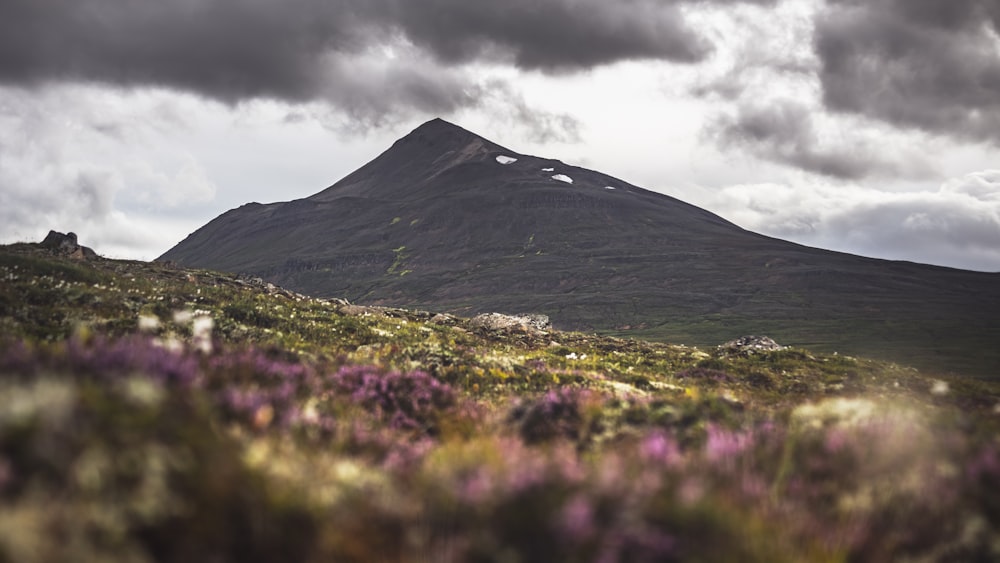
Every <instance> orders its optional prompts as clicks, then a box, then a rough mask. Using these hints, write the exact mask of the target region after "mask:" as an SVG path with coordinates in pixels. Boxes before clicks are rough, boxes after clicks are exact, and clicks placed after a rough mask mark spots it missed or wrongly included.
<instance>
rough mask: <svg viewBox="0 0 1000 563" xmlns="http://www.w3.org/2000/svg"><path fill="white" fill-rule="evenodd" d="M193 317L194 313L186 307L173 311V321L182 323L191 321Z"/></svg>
mask: <svg viewBox="0 0 1000 563" xmlns="http://www.w3.org/2000/svg"><path fill="white" fill-rule="evenodd" d="M193 318H194V313H192V312H191V311H190V310H188V309H181V310H180V311H174V322H175V323H177V324H179V325H182V324H186V323H189V322H191V319H193Z"/></svg>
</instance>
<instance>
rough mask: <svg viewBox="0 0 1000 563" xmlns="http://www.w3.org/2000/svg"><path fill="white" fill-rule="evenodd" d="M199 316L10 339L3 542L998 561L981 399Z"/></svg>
mask: <svg viewBox="0 0 1000 563" xmlns="http://www.w3.org/2000/svg"><path fill="white" fill-rule="evenodd" d="M152 324H153V323H151V322H149V321H147V322H146V325H147V326H145V327H143V328H144V330H146V331H147V332H149V331H152V330H155V329H156V328H157V327H155V326H152ZM193 332H194V333H195V334H193V335H192V336H193V340H192V343H191V344H189V345H185V346H176V345H174V346H164V345H163V343H162V342H161V341H157V340H156V339H155V338H154V337H152V336H146V335H140V336H132V337H125V338H104V337H93V336H86V335H84V336H78V337H75V338H71V339H69V340H65V341H58V342H53V343H33V342H30V341H20V340H19V341H13V342H8V343H6V344H4V345H3V346H2V350H0V405H2V407H3V408H2V409H0V561H2V562H19V563H20V562H35V561H38V562H41V561H84V562H85V561H193V560H199V561H277V560H280V561H688V560H698V561H769V562H771V561H804V560H809V561H845V560H847V561H888V560H913V561H939V560H962V561H988V560H996V559H997V558H998V557H1000V453H998V448H997V444H996V442H995V439H993V438H992V437H991V436H981V435H979V434H977V433H975V432H969V431H967V429H965V428H964V427H963V424H967V421H964V420H963V418H962V415H961V413H960V412H953V411H952V410H948V409H943V410H940V411H936V410H932V409H930V408H929V407H927V406H926V405H924V406H921V405H919V404H905V403H901V402H896V401H887V400H881V399H878V398H863V397H856V398H849V397H848V398H844V397H841V398H831V399H821V400H817V401H813V402H806V403H804V404H802V405H799V406H797V407H795V408H792V409H786V410H782V409H776V410H775V411H773V412H772V413H770V414H769V415H767V416H762V415H761V414H760V413H759V412H758V413H744V414H740V412H741V411H739V410H738V409H735V410H734V412H735V413H736V414H732V413H730V414H728V415H726V416H722V415H718V414H717V413H716V411H717V410H718V409H720V408H721V407H719V406H718V405H715V404H714V403H711V402H707V400H706V399H697V398H694V399H692V398H690V397H688V396H687V395H686V394H685V395H682V396H679V397H678V399H677V401H678V403H680V402H684V403H685V405H688V406H684V405H679V404H678V405H672V404H669V403H665V402H664V401H663V400H662V399H652V398H644V397H627V398H622V397H614V396H611V395H610V394H608V393H607V392H604V391H600V390H594V389H581V388H579V387H575V386H558V385H555V384H553V386H552V387H551V388H550V389H547V390H545V391H541V392H538V393H535V394H533V395H529V396H523V395H522V396H516V397H515V396H509V397H500V398H497V397H491V398H489V400H487V399H485V398H483V397H480V396H477V395H475V394H474V393H472V392H471V391H465V390H459V389H455V388H453V387H451V386H449V385H448V384H446V383H444V382H442V381H440V380H439V379H437V378H435V377H433V376H432V375H429V374H428V373H425V372H423V371H399V370H390V369H387V368H384V367H381V366H378V365H374V364H371V365H369V364H364V363H356V362H353V361H349V360H347V359H344V358H340V359H325V360H313V361H306V360H303V359H301V358H299V357H297V356H293V355H289V354H286V353H283V352H281V351H280V350H277V349H260V348H254V347H249V346H234V345H231V344H221V343H219V342H215V343H213V342H212V340H211V326H209V325H207V323H205V322H204V321H202V327H201V328H200V329H199V330H196V331H193ZM716 379H720V380H721V376H720V377H717V378H716ZM713 384H715V383H713ZM699 401H700V402H699ZM691 405H694V406H691ZM699 405H705V406H699ZM684 409H688V410H684ZM697 409H702V410H697ZM714 413H715V414H714Z"/></svg>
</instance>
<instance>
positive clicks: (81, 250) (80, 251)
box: [41, 231, 97, 260]
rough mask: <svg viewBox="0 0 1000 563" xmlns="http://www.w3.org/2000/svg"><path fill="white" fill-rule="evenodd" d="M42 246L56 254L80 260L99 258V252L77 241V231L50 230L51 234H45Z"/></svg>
mask: <svg viewBox="0 0 1000 563" xmlns="http://www.w3.org/2000/svg"><path fill="white" fill-rule="evenodd" d="M41 247H42V248H47V249H49V250H50V251H52V252H53V253H55V254H61V255H64V256H69V257H70V258H77V259H80V260H89V259H91V258H97V253H96V252H94V251H93V249H91V248H87V247H86V246H81V245H80V243H79V242H77V238H76V233H66V234H63V233H60V232H58V231H49V234H48V235H46V236H45V240H43V241H42V242H41Z"/></svg>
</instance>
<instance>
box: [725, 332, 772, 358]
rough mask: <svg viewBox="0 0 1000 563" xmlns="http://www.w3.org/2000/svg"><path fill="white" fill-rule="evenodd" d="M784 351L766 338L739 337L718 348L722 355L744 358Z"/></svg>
mask: <svg viewBox="0 0 1000 563" xmlns="http://www.w3.org/2000/svg"><path fill="white" fill-rule="evenodd" d="M784 349H785V347H784V346H782V345H780V344H778V343H777V342H775V341H774V340H771V339H770V338H768V337H766V336H741V337H739V338H737V339H736V340H731V341H729V342H726V343H725V344H723V345H721V346H719V351H720V352H722V353H724V354H733V355H737V356H744V357H746V356H752V355H754V354H760V353H762V352H774V351H776V350H784Z"/></svg>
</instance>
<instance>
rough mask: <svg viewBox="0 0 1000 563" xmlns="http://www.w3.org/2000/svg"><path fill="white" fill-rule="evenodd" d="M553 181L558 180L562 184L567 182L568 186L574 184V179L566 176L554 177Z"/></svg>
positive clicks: (557, 175)
mask: <svg viewBox="0 0 1000 563" xmlns="http://www.w3.org/2000/svg"><path fill="white" fill-rule="evenodd" d="M552 179H553V180H558V181H560V182H566V183H567V184H572V183H573V178H570V177H569V176H567V175H565V174H556V175H555V176H553V177H552Z"/></svg>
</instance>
